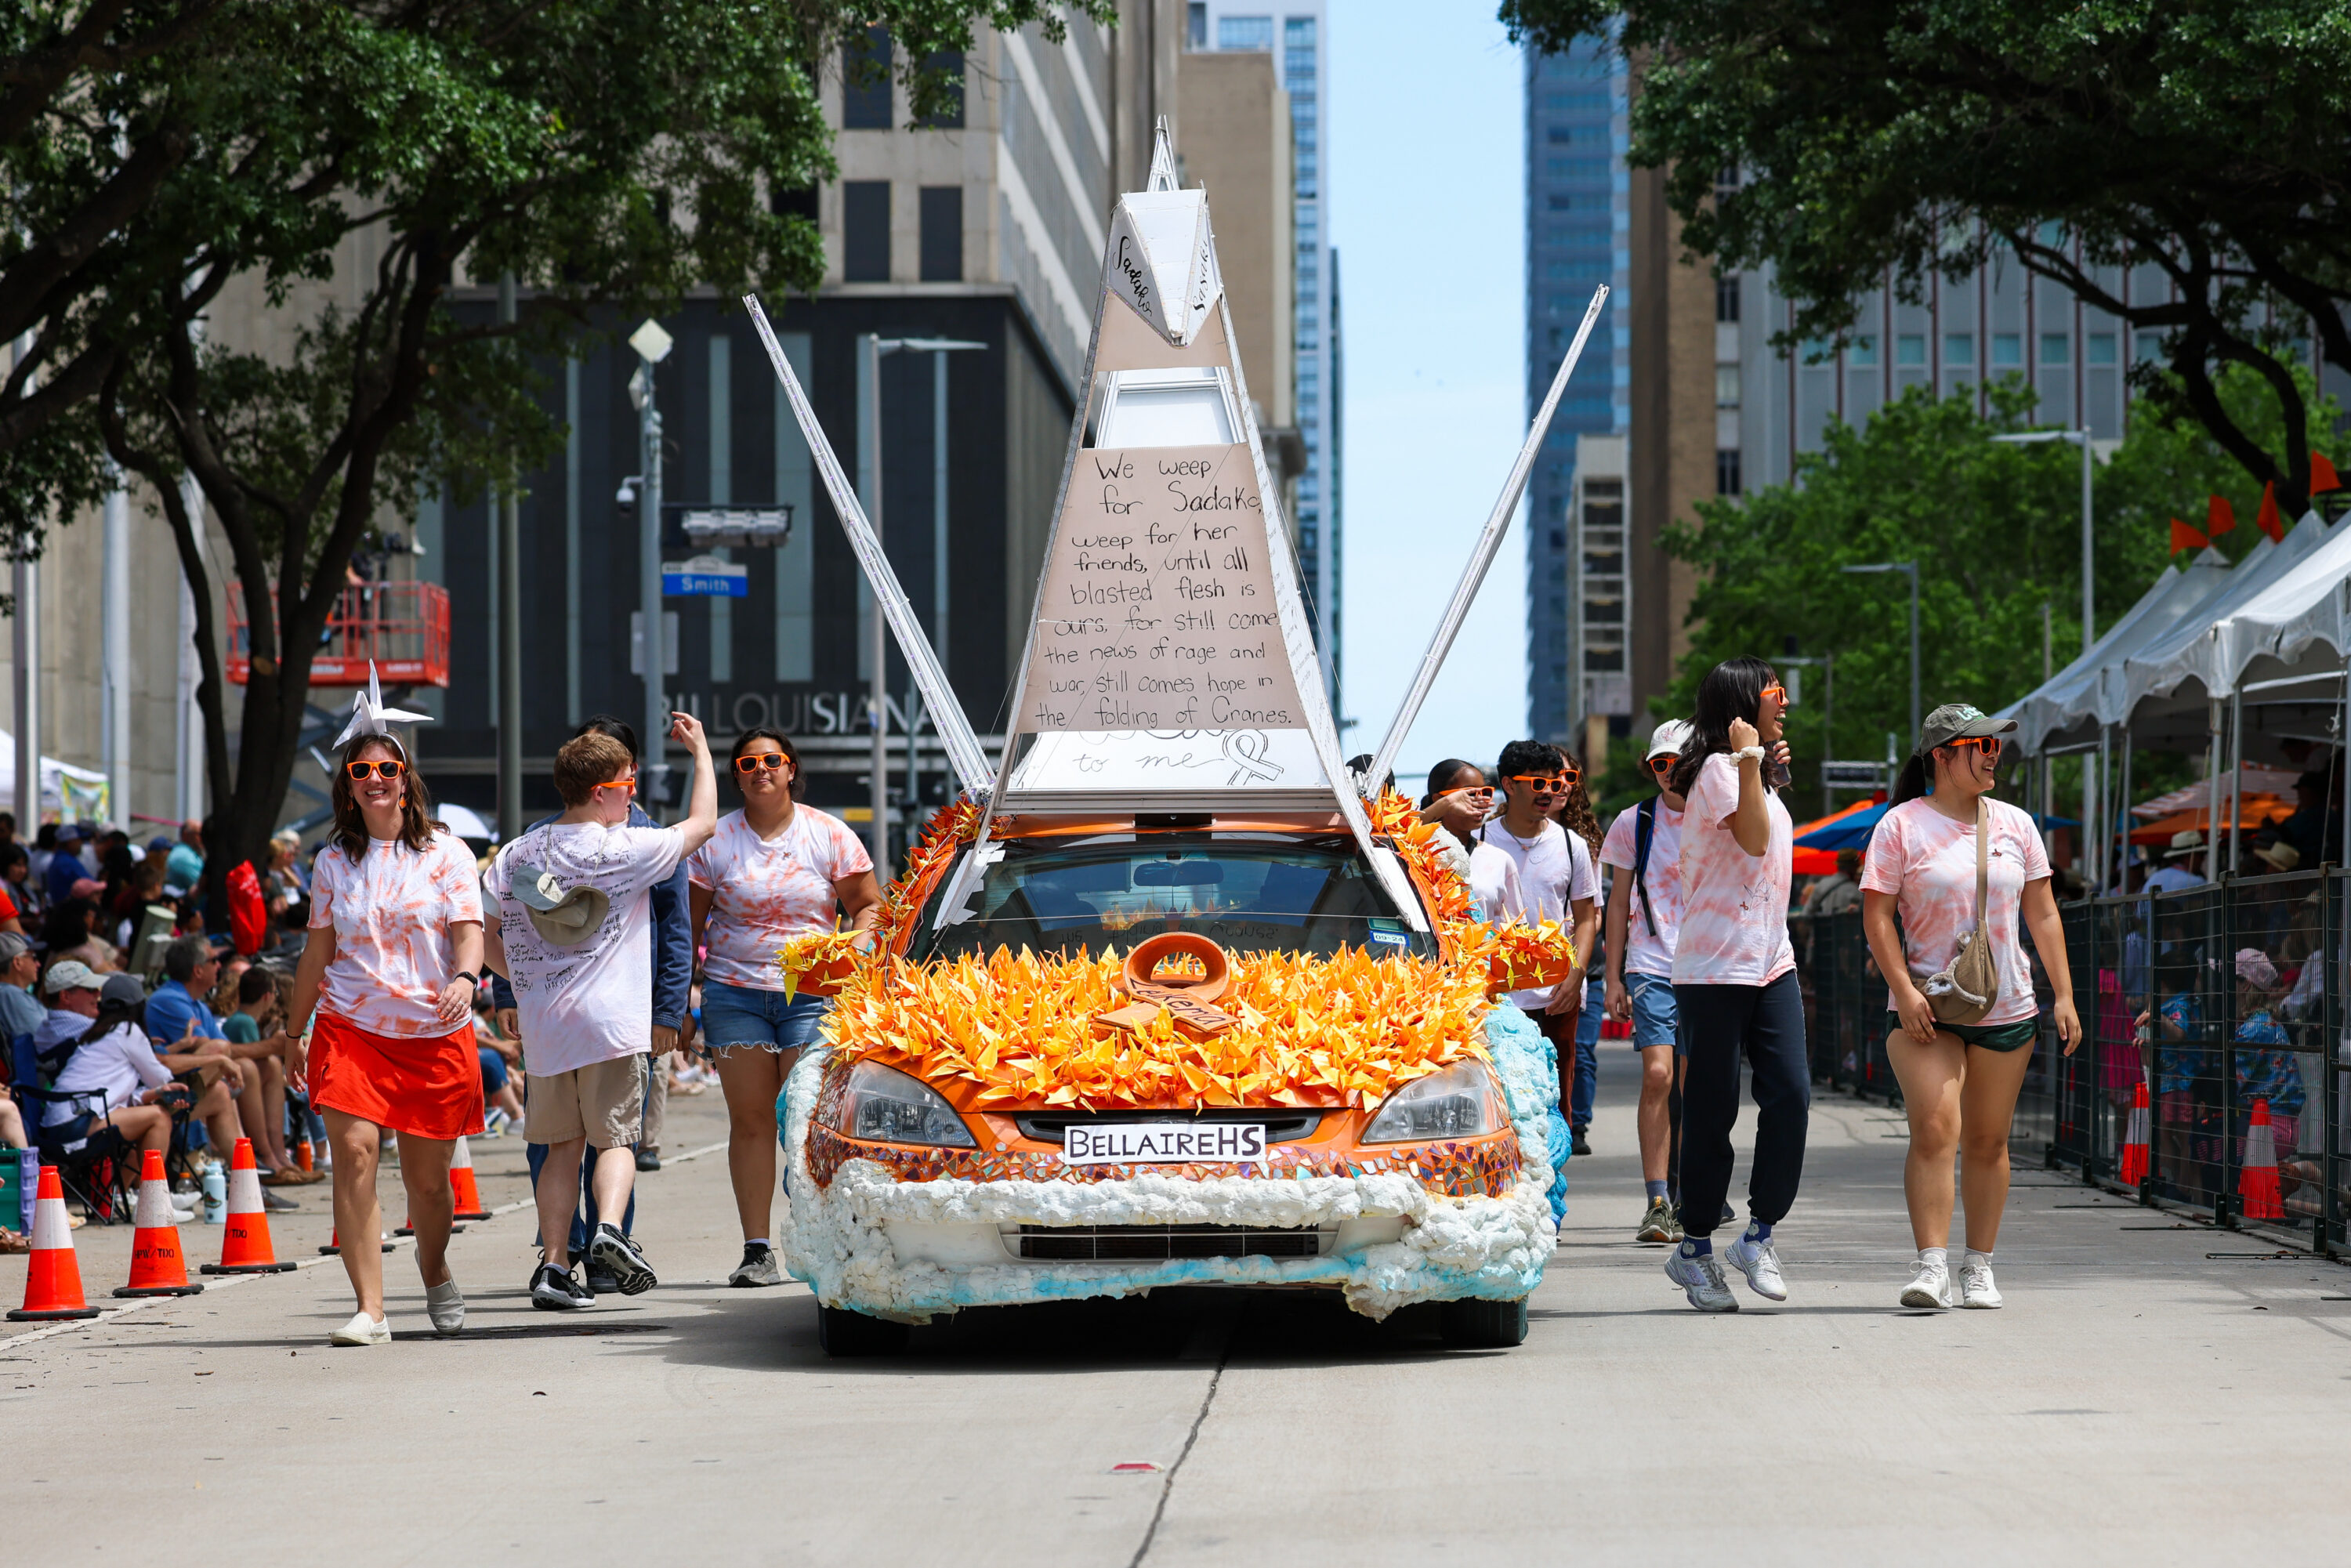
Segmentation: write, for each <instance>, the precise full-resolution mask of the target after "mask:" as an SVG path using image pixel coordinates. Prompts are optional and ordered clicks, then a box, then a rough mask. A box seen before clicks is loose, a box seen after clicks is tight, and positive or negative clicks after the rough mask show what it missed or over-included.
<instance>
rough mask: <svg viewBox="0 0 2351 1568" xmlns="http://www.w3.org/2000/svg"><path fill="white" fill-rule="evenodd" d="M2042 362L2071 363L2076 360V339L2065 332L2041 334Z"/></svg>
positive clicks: (2046, 363) (2048, 363)
mask: <svg viewBox="0 0 2351 1568" xmlns="http://www.w3.org/2000/svg"><path fill="white" fill-rule="evenodd" d="M2041 362H2042V363H2043V364H2044V365H2070V364H2072V363H2073V362H2074V340H2073V339H2072V338H2071V337H2069V336H2068V335H2066V334H2065V333H2064V332H2043V333H2042V334H2041Z"/></svg>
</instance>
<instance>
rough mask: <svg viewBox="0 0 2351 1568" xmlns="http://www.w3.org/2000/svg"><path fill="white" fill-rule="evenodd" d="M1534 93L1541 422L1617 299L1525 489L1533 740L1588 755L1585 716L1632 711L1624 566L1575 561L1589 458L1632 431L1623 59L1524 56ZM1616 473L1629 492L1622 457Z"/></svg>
mask: <svg viewBox="0 0 2351 1568" xmlns="http://www.w3.org/2000/svg"><path fill="white" fill-rule="evenodd" d="M1524 80H1525V94H1526V181H1527V183H1526V246H1527V260H1526V367H1527V378H1526V396H1527V413H1528V414H1529V416H1530V417H1531V416H1532V415H1533V413H1535V411H1536V410H1537V409H1538V408H1539V407H1541V403H1542V400H1543V398H1544V397H1545V395H1546V394H1547V393H1548V392H1550V390H1551V383H1552V378H1553V377H1554V376H1556V375H1557V374H1558V372H1559V366H1560V361H1562V359H1563V358H1565V356H1566V353H1567V350H1568V347H1569V345H1570V344H1571V343H1572V342H1573V340H1574V336H1575V329H1576V327H1577V325H1578V324H1579V323H1580V322H1581V321H1582V319H1583V312H1584V309H1585V308H1586V306H1587V305H1588V304H1589V303H1590V301H1591V298H1592V291H1593V288H1594V287H1597V286H1599V285H1601V284H1607V285H1609V286H1610V288H1611V290H1612V293H1611V297H1610V299H1609V302H1608V306H1607V308H1606V309H1604V311H1603V312H1602V313H1601V317H1600V319H1599V321H1598V322H1597V323H1596V324H1595V325H1594V326H1593V332H1592V337H1591V340H1590V341H1589V342H1587V343H1586V345H1585V346H1584V350H1583V360H1582V361H1580V362H1579V363H1578V364H1577V366H1576V370H1575V373H1574V375H1573V377H1572V378H1571V379H1570V381H1569V382H1568V385H1567V389H1566V391H1565V392H1564V393H1563V394H1562V398H1561V400H1560V404H1559V409H1558V412H1557V413H1555V414H1554V415H1553V417H1552V424H1551V430H1550V433H1549V434H1548V435H1547V436H1546V438H1545V441H1544V444H1543V449H1542V452H1541V456H1540V458H1539V459H1538V461H1537V463H1536V465H1535V468H1534V472H1533V474H1532V475H1531V476H1530V477H1529V479H1528V484H1527V497H1526V525H1527V527H1526V540H1527V544H1526V549H1527V556H1526V561H1527V575H1526V627H1527V725H1528V733H1530V734H1531V735H1535V736H1539V737H1544V738H1546V739H1551V740H1555V741H1559V742H1561V743H1562V744H1571V745H1577V746H1581V745H1582V744H1583V742H1582V740H1581V738H1580V732H1581V730H1582V728H1583V725H1582V719H1583V716H1584V715H1586V714H1589V713H1592V712H1594V711H1599V712H1605V713H1609V714H1615V715H1622V714H1625V713H1627V712H1629V711H1630V708H1629V704H1628V699H1627V695H1626V690H1625V668H1626V666H1625V624H1626V623H1625V614H1626V610H1627V605H1626V601H1625V592H1624V586H1625V585H1624V576H1623V572H1622V570H1621V565H1622V563H1621V559H1619V560H1617V561H1616V562H1614V563H1613V564H1614V565H1615V566H1616V567H1617V568H1618V570H1613V571H1595V572H1586V571H1584V570H1583V568H1582V564H1581V563H1580V562H1579V560H1578V559H1577V555H1576V550H1575V548H1574V535H1575V529H1576V511H1577V507H1578V504H1579V500H1578V490H1577V477H1576V470H1577V459H1576V453H1577V444H1578V442H1579V441H1580V440H1582V439H1583V438H1585V437H1589V436H1606V435H1612V434H1613V435H1620V436H1621V435H1622V434H1624V433H1625V430H1626V429H1627V427H1628V425H1629V424H1630V423H1631V417H1632V411H1631V388H1632V338H1631V332H1630V329H1629V327H1628V325H1627V323H1628V315H1627V311H1628V308H1629V305H1630V304H1631V299H1630V298H1629V296H1630V293H1631V288H1630V285H1631V277H1630V270H1631V251H1630V248H1629V231H1628V224H1629V221H1630V208H1629V198H1630V186H1629V183H1628V181H1627V177H1626V173H1625V143H1626V131H1625V74H1624V68H1623V65H1622V62H1621V61H1620V60H1619V59H1618V58H1617V57H1616V56H1615V55H1614V51H1613V50H1610V49H1608V48H1607V47H1604V46H1603V45H1601V44H1598V43H1594V42H1591V41H1585V42H1580V43H1578V44H1577V45H1576V46H1575V47H1573V49H1571V50H1569V51H1568V52H1566V53H1563V54H1550V55H1546V54H1540V53H1537V52H1536V51H1534V50H1531V49H1530V50H1528V51H1526V53H1525V56H1524ZM1604 449H1605V448H1595V449H1594V450H1595V451H1597V450H1604ZM1611 461H1612V462H1613V463H1614V464H1615V469H1614V482H1617V483H1620V484H1621V482H1622V473H1621V469H1622V455H1621V451H1618V452H1617V453H1616V455H1615V456H1614V457H1613V458H1612V459H1611ZM1620 554H1621V552H1620Z"/></svg>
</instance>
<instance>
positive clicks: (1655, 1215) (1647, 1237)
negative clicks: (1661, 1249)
mask: <svg viewBox="0 0 2351 1568" xmlns="http://www.w3.org/2000/svg"><path fill="white" fill-rule="evenodd" d="M1633 1239H1634V1240H1635V1241H1667V1242H1673V1241H1679V1240H1680V1239H1682V1222H1681V1221H1680V1220H1678V1219H1676V1218H1674V1206H1673V1205H1672V1204H1670V1203H1667V1201H1666V1200H1665V1199H1664V1198H1662V1197H1653V1198H1651V1199H1650V1200H1649V1211H1648V1212H1647V1213H1646V1214H1644V1215H1643V1216H1641V1228H1639V1229H1638V1230H1635V1232H1633Z"/></svg>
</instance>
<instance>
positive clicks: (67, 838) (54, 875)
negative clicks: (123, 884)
mask: <svg viewBox="0 0 2351 1568" xmlns="http://www.w3.org/2000/svg"><path fill="white" fill-rule="evenodd" d="M55 842H56V844H57V849H56V851H55V852H53V853H52V854H51V855H50V856H49V863H48V866H47V869H46V870H44V871H43V872H42V873H41V888H42V891H44V892H45V893H47V894H48V895H49V902H50V903H51V904H63V903H64V902H65V901H66V900H67V899H68V898H70V897H71V896H72V895H73V884H74V883H78V882H82V881H85V880H87V879H88V878H89V864H88V863H87V862H84V861H83V859H82V858H81V830H80V829H79V828H78V827H76V826H75V825H74V824H73V823H71V822H60V823H58V824H57V838H56V840H55Z"/></svg>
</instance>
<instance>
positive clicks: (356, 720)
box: [335, 659, 433, 746]
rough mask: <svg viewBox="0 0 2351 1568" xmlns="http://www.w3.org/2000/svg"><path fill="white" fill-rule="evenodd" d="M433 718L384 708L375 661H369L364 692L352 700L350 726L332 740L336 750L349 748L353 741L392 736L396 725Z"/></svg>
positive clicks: (419, 722) (421, 721)
mask: <svg viewBox="0 0 2351 1568" xmlns="http://www.w3.org/2000/svg"><path fill="white" fill-rule="evenodd" d="M432 721H433V716H432V715H431V714H425V713H410V712H409V711H408V710H407V709H405V708H396V707H386V706H383V683H382V682H381V681H380V680H379V679H378V678H377V676H376V670H375V661H374V660H373V659H370V660H369V661H368V684H367V690H365V691H363V692H358V693H354V694H353V695H352V697H351V722H350V723H349V724H347V725H345V726H343V733H342V734H340V735H339V736H337V737H335V744H336V745H337V746H344V745H347V744H349V743H350V741H351V740H352V739H353V738H354V737H358V736H362V735H384V736H388V735H390V734H391V733H392V726H393V725H395V724H430V723H431V722H432Z"/></svg>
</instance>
